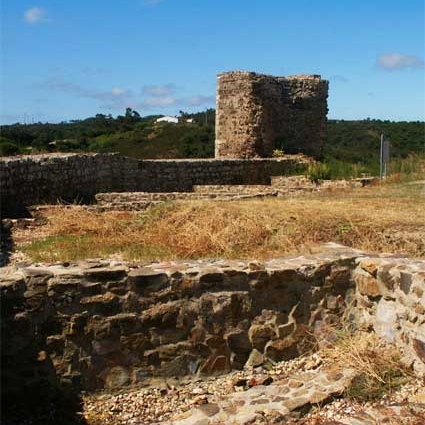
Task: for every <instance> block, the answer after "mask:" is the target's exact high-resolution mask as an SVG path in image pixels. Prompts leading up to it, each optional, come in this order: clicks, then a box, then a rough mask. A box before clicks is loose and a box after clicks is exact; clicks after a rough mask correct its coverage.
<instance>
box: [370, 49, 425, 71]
mask: <svg viewBox="0 0 425 425" xmlns="http://www.w3.org/2000/svg"><path fill="white" fill-rule="evenodd" d="M376 63H377V65H378V66H379V67H380V68H384V69H402V68H423V67H424V61H423V59H421V58H419V57H418V56H415V55H405V54H403V53H386V54H383V55H381V56H378V58H377V59H376Z"/></svg>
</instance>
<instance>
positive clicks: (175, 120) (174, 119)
mask: <svg viewBox="0 0 425 425" xmlns="http://www.w3.org/2000/svg"><path fill="white" fill-rule="evenodd" d="M155 122H156V123H158V122H171V123H173V124H177V123H178V122H179V119H178V118H177V117H172V116H169V115H166V116H165V117H161V118H157V120H156V121H155Z"/></svg>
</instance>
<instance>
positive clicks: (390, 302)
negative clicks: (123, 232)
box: [0, 245, 425, 392]
mask: <svg viewBox="0 0 425 425" xmlns="http://www.w3.org/2000/svg"><path fill="white" fill-rule="evenodd" d="M0 279H1V285H0V289H1V314H2V320H1V326H2V329H1V335H2V368H3V372H5V371H7V373H6V372H5V373H2V375H3V378H4V379H5V380H6V382H5V384H4V385H5V386H6V388H7V391H9V392H19V391H20V388H21V387H22V385H24V383H25V385H30V383H31V381H34V380H35V381H36V380H38V379H40V376H42V373H43V371H45V370H49V369H50V370H51V369H52V368H53V370H54V372H55V373H56V375H57V376H58V377H59V378H60V380H61V381H63V382H66V383H68V385H69V383H71V384H72V386H74V387H77V388H79V389H86V390H95V389H99V388H107V389H117V388H120V387H124V386H127V385H133V384H134V385H137V384H140V383H143V382H144V381H145V380H147V379H149V378H150V377H152V376H183V375H213V374H219V373H224V372H228V371H230V370H231V369H240V368H243V367H247V366H248V367H253V366H257V365H261V364H264V363H267V362H275V361H280V360H287V359H290V358H294V357H296V356H298V355H299V354H300V353H301V352H302V351H303V349H304V348H305V347H304V346H303V344H304V343H305V341H306V336H308V335H311V334H312V333H313V334H315V336H316V337H317V338H318V339H323V338H326V332H325V333H324V332H323V330H324V329H326V328H327V326H328V325H329V326H331V329H332V326H335V324H336V323H338V321H340V320H341V319H342V318H344V320H345V321H346V322H347V323H348V324H350V326H352V327H357V328H361V327H364V326H366V327H367V328H369V329H370V330H372V329H374V330H375V331H376V332H378V333H379V334H380V335H381V336H383V337H384V338H386V339H388V340H390V341H392V342H394V343H396V344H398V345H399V346H400V347H401V348H402V349H403V352H404V355H405V357H406V359H408V361H410V363H411V364H412V365H413V366H414V368H415V369H416V370H417V371H418V372H419V373H422V374H424V373H425V363H424V362H425V315H424V308H425V261H423V260H422V261H409V260H406V259H397V258H382V257H366V256H364V255H362V254H361V253H359V252H358V251H354V250H349V249H346V248H344V247H341V246H337V247H335V246H333V245H332V246H329V249H328V250H326V251H324V252H323V253H321V254H318V255H316V256H314V257H313V256H312V257H285V258H280V259H274V260H270V261H266V262H259V261H251V262H245V261H224V260H217V261H192V262H183V261H178V262H177V261H175V262H168V263H155V264H148V265H140V264H125V263H112V262H105V261H104V262H102V261H83V262H79V263H76V264H57V265H50V266H41V265H32V266H28V265H27V266H16V267H14V268H13V267H11V268H8V269H3V270H2V271H1V275H0ZM309 348H310V347H309Z"/></svg>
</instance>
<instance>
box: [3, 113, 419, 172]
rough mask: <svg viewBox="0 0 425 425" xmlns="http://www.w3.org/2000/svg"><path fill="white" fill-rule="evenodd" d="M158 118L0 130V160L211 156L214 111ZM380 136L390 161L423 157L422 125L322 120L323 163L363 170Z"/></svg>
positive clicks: (107, 118) (99, 118) (102, 118)
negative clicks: (65, 155) (64, 155)
mask: <svg viewBox="0 0 425 425" xmlns="http://www.w3.org/2000/svg"><path fill="white" fill-rule="evenodd" d="M159 117H161V115H149V116H144V117H142V116H141V115H140V114H139V113H138V112H137V111H134V110H132V109H131V108H127V109H126V111H125V113H124V114H123V115H118V116H117V117H115V118H114V117H112V115H104V114H97V115H95V116H94V117H90V118H87V119H83V120H71V121H69V122H61V123H57V124H52V123H41V122H39V123H35V124H26V125H25V124H20V123H16V124H13V125H3V126H0V135H1V136H0V155H3V156H4V155H16V154H23V153H39V152H56V151H60V152H86V151H94V152H120V153H122V154H124V155H128V156H132V157H136V158H202V157H212V156H214V137H215V127H214V124H215V110H214V109H208V110H206V111H201V112H197V113H187V112H184V111H180V116H179V123H178V124H172V123H156V120H157V118H159ZM382 133H383V134H385V135H386V136H387V137H389V139H390V141H391V155H392V156H393V157H397V158H403V157H406V156H408V155H409V154H412V153H416V154H424V153H425V123H424V122H423V121H411V122H406V121H403V122H394V121H384V120H375V119H369V118H368V119H365V120H328V125H327V132H326V139H325V145H324V150H323V159H324V160H328V161H329V160H337V161H343V162H349V163H359V164H364V165H367V164H368V163H369V162H370V161H372V160H373V161H376V158H377V157H378V155H379V149H380V136H381V134H382ZM283 150H284V147H283Z"/></svg>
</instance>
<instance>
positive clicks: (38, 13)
mask: <svg viewBox="0 0 425 425" xmlns="http://www.w3.org/2000/svg"><path fill="white" fill-rule="evenodd" d="M46 15H47V13H46V11H45V10H44V9H41V8H40V7H31V8H29V9H27V10H26V11H25V12H24V21H25V22H27V23H28V24H39V23H43V22H49V19H47V17H46Z"/></svg>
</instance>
